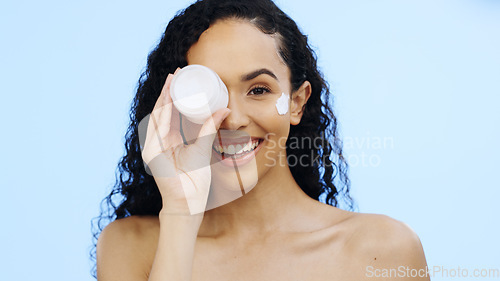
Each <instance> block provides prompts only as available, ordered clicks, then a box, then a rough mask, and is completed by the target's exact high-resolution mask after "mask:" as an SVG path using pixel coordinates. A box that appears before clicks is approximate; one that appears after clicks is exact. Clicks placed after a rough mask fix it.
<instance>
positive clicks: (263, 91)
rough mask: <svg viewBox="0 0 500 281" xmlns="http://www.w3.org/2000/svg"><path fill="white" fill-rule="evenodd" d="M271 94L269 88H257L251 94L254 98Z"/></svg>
mask: <svg viewBox="0 0 500 281" xmlns="http://www.w3.org/2000/svg"><path fill="white" fill-rule="evenodd" d="M270 92H271V90H270V89H269V88H267V87H264V86H256V87H254V88H252V89H251V90H250V92H249V94H250V95H252V96H261V95H263V94H266V93H270Z"/></svg>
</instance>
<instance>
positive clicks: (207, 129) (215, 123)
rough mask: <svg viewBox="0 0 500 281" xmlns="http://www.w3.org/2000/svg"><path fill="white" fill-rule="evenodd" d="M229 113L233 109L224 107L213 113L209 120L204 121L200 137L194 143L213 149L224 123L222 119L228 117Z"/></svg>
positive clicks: (199, 146) (203, 147)
mask: <svg viewBox="0 0 500 281" xmlns="http://www.w3.org/2000/svg"><path fill="white" fill-rule="evenodd" d="M229 113H231V109H229V108H222V109H219V110H217V111H216V112H215V113H214V114H212V117H210V118H208V120H207V121H205V123H203V126H202V127H201V130H200V133H199V134H198V138H197V140H196V142H195V143H194V145H195V146H197V147H198V148H200V149H202V150H205V149H207V150H209V149H211V148H212V144H213V142H214V138H215V136H216V134H217V131H218V130H219V128H220V125H221V124H222V121H224V119H226V117H227V116H228V115H229Z"/></svg>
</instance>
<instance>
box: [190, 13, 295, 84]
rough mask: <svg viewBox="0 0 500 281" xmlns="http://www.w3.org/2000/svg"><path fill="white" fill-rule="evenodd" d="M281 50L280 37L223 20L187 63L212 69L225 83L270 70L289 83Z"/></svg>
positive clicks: (240, 22) (210, 30) (203, 38)
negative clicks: (258, 70) (279, 48)
mask: <svg viewBox="0 0 500 281" xmlns="http://www.w3.org/2000/svg"><path fill="white" fill-rule="evenodd" d="M278 46H279V42H278V39H277V38H276V36H272V35H269V34H265V33H263V32H262V31H260V30H259V29H258V28H257V27H255V26H254V25H252V24H251V23H250V22H248V21H245V20H233V19H231V20H221V21H217V22H215V23H214V24H213V25H212V26H210V28H208V29H207V30H206V31H205V32H203V33H202V35H201V36H200V38H199V40H198V42H196V43H195V44H194V45H193V46H192V47H191V48H190V49H189V51H188V53H187V61H188V64H202V65H205V66H208V67H210V68H212V69H213V70H215V71H216V72H217V73H218V74H219V76H221V78H223V80H226V79H228V80H230V79H233V78H237V77H240V76H241V75H243V74H245V73H249V72H252V71H254V70H256V69H262V68H267V69H269V70H271V71H272V72H274V73H275V74H276V76H278V78H279V80H281V81H289V71H288V67H287V66H286V64H285V63H284V62H283V60H282V59H281V57H280V55H279V50H278ZM224 78H226V79H224Z"/></svg>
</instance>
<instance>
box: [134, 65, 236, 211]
mask: <svg viewBox="0 0 500 281" xmlns="http://www.w3.org/2000/svg"><path fill="white" fill-rule="evenodd" d="M174 75H175V73H174ZM172 78H173V75H172V74H169V75H168V77H167V79H166V82H165V84H164V86H163V89H162V91H161V94H160V97H159V98H158V100H157V102H156V104H155V106H154V108H153V112H152V113H151V114H150V115H149V118H144V119H143V120H142V121H141V123H140V124H139V132H143V131H146V136H145V140H144V142H142V141H141V143H144V146H143V149H142V158H143V160H144V162H145V163H146V164H147V166H148V167H149V169H150V171H151V173H152V175H153V177H154V179H155V181H156V184H157V185H158V189H159V190H160V193H161V196H162V202H163V207H162V211H161V212H162V213H169V214H191V215H193V214H198V213H203V212H204V211H205V206H206V202H207V199H208V193H209V190H210V182H211V170H210V158H211V154H212V143H213V141H214V138H215V136H216V133H217V131H218V129H219V127H220V124H221V123H222V121H223V120H224V119H225V118H226V116H227V115H228V114H229V113H230V110H229V109H228V108H224V109H221V110H218V111H217V112H215V113H214V114H213V115H212V117H211V118H209V119H208V120H207V121H206V122H205V123H204V124H203V125H202V126H201V129H199V128H196V127H195V126H186V128H183V129H184V132H185V133H189V134H188V135H196V134H193V130H198V129H199V133H198V134H197V136H198V137H197V139H196V140H195V141H194V142H190V143H191V144H189V145H187V144H185V143H184V141H183V138H182V135H181V133H180V126H181V125H180V118H179V112H178V111H177V109H176V108H175V107H174V106H173V103H172V98H171V97H170V83H171V81H172ZM146 125H147V129H146V130H143V129H144V127H143V126H146ZM141 127H142V129H141ZM186 130H188V131H190V132H186ZM195 133H196V132H195ZM139 135H140V137H143V138H144V136H141V133H139ZM142 135H143V134H142Z"/></svg>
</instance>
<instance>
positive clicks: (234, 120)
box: [220, 93, 250, 130]
mask: <svg viewBox="0 0 500 281" xmlns="http://www.w3.org/2000/svg"><path fill="white" fill-rule="evenodd" d="M227 107H228V108H229V109H231V113H229V115H228V116H227V117H226V119H224V121H223V122H222V124H221V126H220V128H221V129H226V130H238V129H240V128H245V127H246V126H248V124H250V118H249V116H248V114H247V113H248V112H247V110H246V109H245V105H244V102H243V101H242V100H241V99H238V97H237V95H234V96H233V97H231V93H230V94H229V103H228V106H227Z"/></svg>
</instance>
